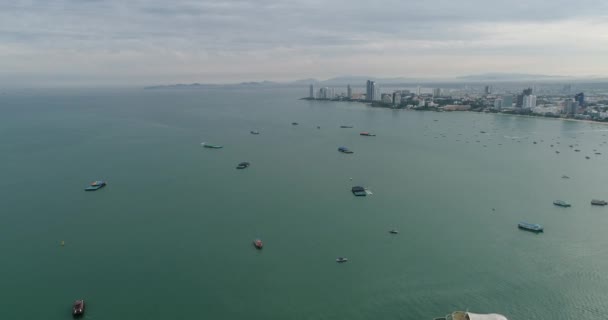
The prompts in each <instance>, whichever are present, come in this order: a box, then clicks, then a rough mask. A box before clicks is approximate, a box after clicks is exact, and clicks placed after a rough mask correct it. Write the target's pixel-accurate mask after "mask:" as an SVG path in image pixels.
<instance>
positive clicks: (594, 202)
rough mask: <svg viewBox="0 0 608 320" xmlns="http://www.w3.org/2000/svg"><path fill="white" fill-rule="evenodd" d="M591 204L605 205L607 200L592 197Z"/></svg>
mask: <svg viewBox="0 0 608 320" xmlns="http://www.w3.org/2000/svg"><path fill="white" fill-rule="evenodd" d="M591 204H592V205H594V206H605V205H607V204H608V202H606V201H604V200H596V199H593V200H591Z"/></svg>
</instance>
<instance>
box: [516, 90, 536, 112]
mask: <svg viewBox="0 0 608 320" xmlns="http://www.w3.org/2000/svg"><path fill="white" fill-rule="evenodd" d="M530 95H532V88H528V89H524V90H523V91H522V93H521V94H518V95H517V104H516V105H515V107H516V108H524V100H525V99H526V97H527V96H530ZM534 106H536V97H534Z"/></svg>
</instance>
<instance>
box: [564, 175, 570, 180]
mask: <svg viewBox="0 0 608 320" xmlns="http://www.w3.org/2000/svg"><path fill="white" fill-rule="evenodd" d="M562 179H570V177H568V176H567V175H563V176H562Z"/></svg>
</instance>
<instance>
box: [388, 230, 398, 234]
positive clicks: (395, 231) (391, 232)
mask: <svg viewBox="0 0 608 320" xmlns="http://www.w3.org/2000/svg"><path fill="white" fill-rule="evenodd" d="M388 233H390V234H399V231H397V230H395V229H393V230H391V231H389V232H388Z"/></svg>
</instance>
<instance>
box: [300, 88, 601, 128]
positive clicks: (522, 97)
mask: <svg viewBox="0 0 608 320" xmlns="http://www.w3.org/2000/svg"><path fill="white" fill-rule="evenodd" d="M560 90H561V92H559V93H558V94H551V95H543V94H541V95H540V96H537V95H536V94H535V92H534V91H535V89H533V88H526V89H524V90H522V91H521V92H520V93H516V94H513V93H509V92H504V93H501V94H496V93H493V91H494V88H493V87H492V86H489V85H486V86H484V87H483V90H482V91H481V90H480V91H477V92H476V93H470V92H467V93H465V94H460V95H459V94H456V95H451V93H453V90H452V92H450V91H444V90H442V89H441V88H433V89H431V92H430V93H421V89H420V87H417V88H416V90H415V91H416V92H413V93H412V92H410V90H396V91H393V92H391V93H386V92H385V93H382V92H381V90H380V86H379V85H378V84H377V83H376V82H375V81H373V80H367V82H366V84H365V93H354V92H353V89H352V88H351V86H350V85H348V86H347V87H346V93H340V94H336V92H335V90H334V88H330V87H322V88H319V89H318V91H317V92H315V91H314V87H313V85H312V84H311V85H310V90H309V97H308V98H307V99H310V100H317V99H319V100H349V101H360V102H366V103H371V104H372V105H373V106H378V107H389V108H407V109H416V110H421V109H422V110H435V111H467V110H471V111H481V112H502V113H516V114H529V115H538V116H549V117H569V118H579V119H595V120H606V121H608V102H607V103H606V105H603V104H597V103H592V104H591V105H588V104H587V101H586V100H585V98H586V97H585V94H584V93H583V92H580V93H577V94H570V92H571V90H572V87H571V86H570V85H566V86H564V87H563V88H562V89H560ZM499 91H500V90H499ZM503 91H504V90H503ZM558 91H559V90H558ZM427 92H428V90H427ZM566 92H567V93H566ZM606 101H608V98H607V99H606Z"/></svg>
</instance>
